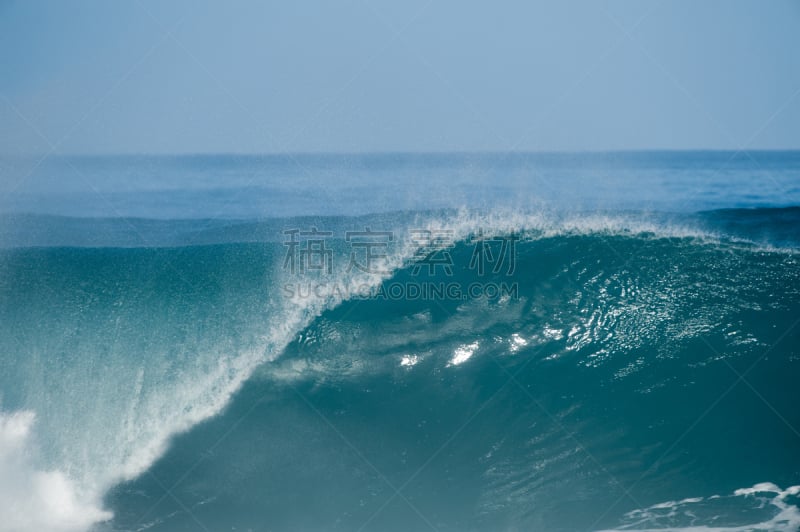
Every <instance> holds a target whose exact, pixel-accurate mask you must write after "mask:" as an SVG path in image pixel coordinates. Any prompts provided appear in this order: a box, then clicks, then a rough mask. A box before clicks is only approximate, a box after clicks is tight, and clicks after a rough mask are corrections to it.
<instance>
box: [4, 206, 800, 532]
mask: <svg viewBox="0 0 800 532" xmlns="http://www.w3.org/2000/svg"><path fill="white" fill-rule="evenodd" d="M797 218H798V211H797V209H793V208H789V209H759V210H755V211H751V210H748V211H742V212H738V211H713V212H704V213H700V214H698V215H691V216H688V215H687V216H685V217H682V218H679V219H676V218H674V217H655V218H654V217H653V216H644V215H634V214H628V215H613V216H612V215H582V216H573V217H565V216H559V217H553V216H550V215H544V214H542V213H541V212H538V213H535V214H531V215H522V214H513V215H512V214H507V215H500V214H494V215H492V216H487V215H479V214H477V213H475V212H466V211H460V212H454V211H441V212H435V213H434V212H426V213H401V214H393V215H380V216H375V217H372V218H370V217H366V218H346V217H339V218H304V219H292V220H283V221H269V222H247V223H244V222H243V223H234V222H226V223H224V224H220V225H216V226H214V227H209V225H208V224H206V223H202V224H200V225H199V226H196V227H193V228H192V229H191V231H189V232H190V233H191V235H192V238H196V239H198V240H199V241H200V242H204V243H205V245H193V246H187V245H178V246H177V247H176V244H177V243H178V242H177V241H169V242H167V241H165V242H163V247H124V246H123V247H91V246H89V247H27V248H21V247H14V246H12V247H9V248H8V249H4V250H2V251H0V254H1V256H0V257H1V258H0V267H1V268H2V275H0V350H2V352H3V353H6V354H8V356H4V357H3V358H2V359H1V360H0V386H1V388H0V389H2V393H3V395H2V404H1V405H0V406H2V411H3V412H4V413H3V414H2V417H0V467H2V468H3V471H4V474H3V476H2V479H1V480H0V496H2V498H3V499H4V501H11V504H10V505H8V507H11V508H15V509H16V510H15V511H16V513H15V514H14V517H13V518H12V519H10V520H7V521H4V523H2V524H0V529H3V530H41V529H48V530H85V529H86V528H88V527H92V528H93V529H95V530H144V529H147V530H197V529H198V528H200V529H207V530H221V529H231V528H235V529H243V530H246V529H270V530H331V529H335V530H424V529H431V528H432V529H435V530H578V529H581V530H599V529H620V530H648V529H664V528H669V529H687V530H758V529H764V530H797V528H798V526H800V513H798V489H800V488H798V487H797V485H798V484H800V453H798V452H797V451H798V449H799V448H800V434H798V432H797V430H796V429H795V428H794V427H800V410H798V409H797V408H796V405H797V401H798V398H799V397H798V393H797V382H798V380H799V379H800V353H798V351H797V346H798V345H800V342H798V340H800V338H799V337H800V332H798V329H797V327H796V325H797V322H796V320H797V319H798V316H800V268H798V262H797V261H798V255H797V244H796V243H797V242H798V241H800V234H798V232H797V227H798V225H797V224H796V223H794V222H795V221H796V220H797ZM36 223H37V224H41V223H49V222H48V220H44V221H43V220H41V219H40V220H38V221H36ZM70 223H71V222H64V221H63V220H62V221H60V222H59V224H60V226H61V227H62V229H63V230H64V231H67V232H68V230H69V224H70ZM76 223H77V222H76ZM134 223H140V222H136V221H134ZM186 223H188V222H180V224H184V225H185V224H186ZM387 224H392V225H391V227H392V228H393V231H394V234H395V235H398V238H397V239H396V240H393V247H392V248H391V252H390V253H388V256H387V258H386V259H385V260H386V264H385V266H386V269H385V271H383V272H379V273H375V272H372V273H364V272H360V271H356V270H354V269H352V268H349V269H348V268H346V267H347V266H349V263H348V258H349V256H348V252H349V251H350V248H349V247H348V246H349V243H348V242H346V241H344V240H343V239H341V233H342V231H344V230H346V229H355V230H362V231H363V229H364V227H365V225H369V226H370V227H371V228H372V229H373V230H379V229H382V228H385V227H387ZM295 226H297V227H304V228H307V227H310V226H319V228H321V229H322V228H333V229H334V232H335V233H336V235H337V236H335V237H333V238H332V239H331V240H330V242H329V245H330V247H331V252H332V258H333V259H335V264H336V265H337V267H336V268H333V269H332V271H331V273H330V274H328V273H326V272H324V271H322V272H305V274H304V275H305V276H303V277H300V278H298V277H297V276H296V275H294V274H290V273H288V272H287V271H286V269H285V268H284V267H285V266H286V253H287V246H286V245H285V243H284V242H282V239H283V237H284V235H283V234H282V233H281V232H280V231H276V230H277V229H278V228H281V227H283V228H290V227H295ZM181 227H183V225H182V226H181ZM443 227H445V228H449V230H452V233H450V237H452V246H448V247H447V249H446V251H447V253H449V263H450V264H451V265H452V268H450V269H449V270H448V269H447V268H445V267H443V266H444V265H441V264H440V265H438V266H436V265H434V266H433V267H428V266H429V264H426V263H425V262H424V260H425V258H424V257H425V254H422V255H420V253H419V250H420V244H419V242H418V241H415V240H414V239H413V238H400V237H399V236H400V235H407V234H408V232H409V230H410V229H411V228H418V229H419V228H421V229H425V230H428V231H431V230H435V229H436V228H443ZM79 233H80V231H77V232H76V233H75V234H79ZM156 233H157V232H154V234H156ZM169 234H171V235H173V236H172V237H171V238H174V235H175V234H177V233H176V232H175V231H172V232H170V233H169ZM245 236H246V238H245ZM477 236H481V237H486V238H488V237H503V238H505V239H506V240H502V241H505V242H508V241H513V242H514V246H515V247H514V257H515V259H514V264H513V268H511V267H509V265H508V264H506V265H504V266H503V268H493V267H488V268H486V269H485V270H484V271H483V272H480V271H478V269H477V268H476V267H474V266H475V264H474V263H473V261H474V260H475V257H476V255H475V253H476V245H478V244H477V243H479V242H481V240H480V239H476V237H477ZM178 240H180V239H178ZM225 240H228V242H227V243H223V242H224V241H225ZM231 240H235V242H231ZM502 241H501V242H502ZM492 249H493V250H494V253H495V255H493V256H492V258H493V260H494V261H495V263H496V260H497V259H498V257H499V252H500V249H499V248H497V247H494V248H492ZM420 260H422V261H423V262H422V263H420ZM470 265H472V266H473V267H471V266H470ZM490 266H491V264H490ZM311 273H314V275H311ZM298 279H300V280H301V281H302V283H300V284H298ZM304 286H305V287H308V286H311V287H312V288H310V289H306V290H305V292H304V288H303V287H304ZM409 286H417V287H419V286H422V287H427V289H430V290H433V291H432V292H430V291H429V292H428V293H426V294H425V295H417V296H413V295H412V296H409V288H408V287H409ZM437 286H444V287H445V289H444V291H443V292H441V293H440V292H437V291H436V289H435V288H431V287H437ZM475 286H477V287H479V288H480V290H478V291H474V290H473V291H471V290H472V288H471V287H475ZM314 287H316V288H314ZM319 287H322V289H319ZM397 287H399V288H398V289H399V290H402V291H403V292H402V294H400V296H397V295H396V294H398V293H397V292H393V290H395V288H397ZM486 287H494V288H497V287H501V288H503V290H488V289H486ZM364 288H366V289H367V290H366V291H363V290H364ZM504 290H505V291H504ZM393 294H395V295H393ZM6 472H7V474H6ZM23 479H24V481H23ZM298 509H302V510H298Z"/></svg>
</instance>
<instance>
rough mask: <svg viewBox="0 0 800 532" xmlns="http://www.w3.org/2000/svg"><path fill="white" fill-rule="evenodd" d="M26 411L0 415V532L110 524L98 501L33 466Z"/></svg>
mask: <svg viewBox="0 0 800 532" xmlns="http://www.w3.org/2000/svg"><path fill="white" fill-rule="evenodd" d="M35 419H36V416H35V414H34V413H33V412H30V411H21V412H14V413H2V412H0V500H2V501H3V515H2V517H0V531H9V532H12V531H13V532H28V531H30V532H34V531H35V532H41V531H43V530H47V531H48V532H72V531H80V530H85V529H86V528H88V527H89V526H91V525H92V524H94V523H97V522H99V521H105V520H108V519H110V518H111V514H110V513H109V512H107V511H104V510H102V509H101V507H100V503H99V500H100V495H101V493H98V492H97V491H96V490H93V489H92V488H91V487H89V486H81V485H79V484H78V483H76V482H75V481H74V480H73V479H71V478H70V477H69V476H67V475H66V474H65V473H63V472H61V471H57V470H55V471H47V470H43V469H42V468H41V467H39V466H38V464H37V463H36V460H35V451H34V448H35V442H33V425H34V422H35Z"/></svg>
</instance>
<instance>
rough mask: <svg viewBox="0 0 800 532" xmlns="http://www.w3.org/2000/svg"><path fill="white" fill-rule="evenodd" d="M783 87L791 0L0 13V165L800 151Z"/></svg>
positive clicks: (2, 1)
mask: <svg viewBox="0 0 800 532" xmlns="http://www.w3.org/2000/svg"><path fill="white" fill-rule="evenodd" d="M798 91H800V2H798V1H796V0H795V1H779V0H775V1H764V0H758V1H748V2H743V1H730V0H725V1H696V0H691V1H668V0H664V1H661V2H646V1H630V2H601V1H591V2H563V1H558V2H555V1H553V2H547V3H545V2H530V1H518V2H512V1H500V2H464V1H441V0H433V1H428V0H421V1H417V0H403V1H402V2H375V1H367V0H356V1H342V2H333V1H319V2H305V1H297V2H294V1H283V2H277V1H269V2H267V1H265V2H243V1H233V2H224V3H223V2H218V3H214V4H210V3H200V2H185V3H169V2H168V3H164V2H156V1H152V2H151V1H142V2H137V1H130V2H82V1H81V2H61V1H52V2H41V1H27V0H26V1H23V0H19V1H14V0H11V1H8V0H0V153H6V154H8V153H11V154H15V153H39V152H47V151H49V150H50V149H51V147H52V146H55V152H57V153H110V152H113V153H118V152H126V153H127V152H158V153H163V152H283V151H293V152H297V151H301V152H303V151H335V152H336V151H347V152H362V151H462V150H463V151H472V150H482V151H483V150H497V151H506V150H603V149H646V148H668V149H681V148H690V149H698V148H722V149H737V148H739V147H745V148H800V93H799V92H798ZM45 139H46V140H45Z"/></svg>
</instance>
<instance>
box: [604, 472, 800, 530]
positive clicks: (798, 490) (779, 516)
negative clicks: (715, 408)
mask: <svg viewBox="0 0 800 532" xmlns="http://www.w3.org/2000/svg"><path fill="white" fill-rule="evenodd" d="M798 495H800V486H790V487H789V488H786V489H785V490H784V489H781V488H780V487H778V486H777V485H775V484H773V483H772V482H761V483H759V484H755V485H754V486H752V487H749V488H740V489H737V490H735V491H734V492H733V494H731V495H725V496H720V495H712V496H711V497H694V498H688V499H683V500H680V501H668V502H662V503H658V504H654V505H652V506H649V507H648V508H644V509H640V510H633V511H632V512H628V513H627V514H626V516H625V517H626V520H628V521H633V522H632V523H628V524H625V525H623V526H621V527H619V528H616V529H608V530H601V531H598V532H621V531H629V532H630V531H634V532H655V531H658V530H675V531H680V532H748V531H758V530H770V531H773V532H796V531H797V530H800V507H798V506H797V505H796V504H792V503H790V502H788V501H787V499H789V498H796V497H797V496H798ZM729 503H732V504H734V507H733V508H734V509H735V510H736V511H738V512H741V511H742V510H743V509H745V508H751V509H758V510H763V509H764V508H766V507H769V506H771V507H772V510H773V515H772V516H771V517H770V518H769V519H766V520H763V521H758V522H755V523H752V524H746V525H735V526H724V525H723V526H709V525H693V524H688V525H686V526H682V525H680V524H678V525H672V523H673V522H674V521H675V520H684V521H685V520H687V519H688V520H691V521H694V520H696V519H697V517H696V514H697V513H699V511H700V510H704V509H705V508H708V507H712V508H713V507H714V506H715V505H716V506H719V507H724V505H725V504H729ZM704 507H705V508H704ZM731 513H733V512H731ZM665 525H666V526H667V527H668V528H665Z"/></svg>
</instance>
